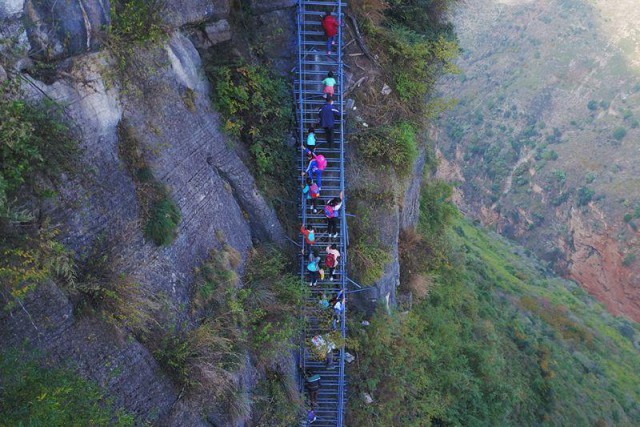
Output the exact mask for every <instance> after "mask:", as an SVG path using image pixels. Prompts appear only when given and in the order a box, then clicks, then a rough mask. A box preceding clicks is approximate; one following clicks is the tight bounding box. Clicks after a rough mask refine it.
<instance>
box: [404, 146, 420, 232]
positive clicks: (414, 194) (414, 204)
mask: <svg viewBox="0 0 640 427" xmlns="http://www.w3.org/2000/svg"><path fill="white" fill-rule="evenodd" d="M426 160H427V152H426V149H425V148H424V147H423V148H421V149H420V151H419V153H418V158H417V159H416V162H415V163H414V165H413V172H412V174H411V181H410V182H409V186H408V187H407V190H406V191H405V194H404V200H403V203H402V206H401V209H400V229H401V230H406V229H409V228H414V227H415V226H416V225H417V224H418V219H419V217H420V188H421V187H422V178H423V176H424V166H425V163H426Z"/></svg>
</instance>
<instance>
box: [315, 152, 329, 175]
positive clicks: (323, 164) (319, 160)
mask: <svg viewBox="0 0 640 427" xmlns="http://www.w3.org/2000/svg"><path fill="white" fill-rule="evenodd" d="M316 164H317V165H318V169H320V170H321V171H323V170H325V169H326V168H327V159H325V158H324V156H323V155H322V154H318V155H317V156H316Z"/></svg>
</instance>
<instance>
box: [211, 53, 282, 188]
mask: <svg viewBox="0 0 640 427" xmlns="http://www.w3.org/2000/svg"><path fill="white" fill-rule="evenodd" d="M208 74H209V80H210V81H211V83H212V85H213V104H214V105H215V107H216V109H217V110H218V111H219V112H220V114H221V115H222V119H223V121H224V128H225V130H226V131H227V132H228V133H229V134H231V135H233V136H235V137H238V138H240V140H241V141H242V142H244V143H245V144H246V145H247V147H248V148H249V151H250V152H251V154H252V156H253V160H254V161H255V168H256V177H257V179H258V182H259V183H260V185H261V188H262V189H263V190H269V187H270V186H273V185H277V184H278V183H280V185H282V182H286V179H287V177H291V176H292V169H291V168H292V164H293V158H292V153H291V150H290V149H288V147H287V145H286V142H285V141H286V138H287V133H288V131H289V129H290V127H291V108H290V104H289V102H288V101H287V100H288V99H289V98H290V94H289V90H288V88H287V85H286V83H285V80H284V78H282V77H279V76H276V75H275V74H273V73H271V72H270V71H268V69H267V68H265V67H258V66H253V65H243V66H238V67H216V68H213V69H209V70H208Z"/></svg>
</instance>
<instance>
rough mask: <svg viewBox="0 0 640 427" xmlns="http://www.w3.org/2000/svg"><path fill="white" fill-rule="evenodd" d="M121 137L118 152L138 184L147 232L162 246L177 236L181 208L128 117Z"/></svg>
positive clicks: (152, 239)
mask: <svg viewBox="0 0 640 427" xmlns="http://www.w3.org/2000/svg"><path fill="white" fill-rule="evenodd" d="M118 137H119V138H120V143H119V145H118V154H119V155H120V158H121V159H122V160H123V161H124V163H125V165H126V167H127V170H128V171H129V173H130V174H131V178H132V179H133V183H134V184H135V188H136V197H137V199H138V203H139V205H140V217H141V219H142V222H143V223H144V227H143V231H144V236H145V237H146V238H147V239H150V240H151V241H153V242H154V243H155V244H156V245H158V246H166V245H169V244H170V243H171V242H173V240H174V239H175V237H176V233H177V227H178V223H180V218H181V214H180V209H179V208H178V206H177V205H176V203H175V202H174V201H173V199H172V198H171V194H169V190H167V187H166V186H164V185H163V184H162V183H161V182H159V181H158V180H157V179H156V177H155V175H154V174H153V171H152V169H151V167H150V165H149V164H148V162H147V160H146V158H145V150H144V146H143V145H142V143H141V142H140V140H139V138H138V137H137V135H136V134H135V131H134V129H133V128H132V127H131V126H129V125H128V123H127V121H126V120H123V121H121V122H120V123H118Z"/></svg>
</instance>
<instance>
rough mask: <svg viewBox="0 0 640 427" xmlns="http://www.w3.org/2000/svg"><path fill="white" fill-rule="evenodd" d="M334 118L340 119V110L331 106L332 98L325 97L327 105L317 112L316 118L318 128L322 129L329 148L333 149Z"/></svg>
mask: <svg viewBox="0 0 640 427" xmlns="http://www.w3.org/2000/svg"><path fill="white" fill-rule="evenodd" d="M336 116H338V117H340V110H338V109H337V108H336V107H335V106H334V105H333V97H331V96H327V103H326V104H324V105H323V106H322V108H320V110H318V117H319V119H320V120H319V122H320V127H322V128H324V134H325V138H326V140H327V143H328V144H329V148H333V126H334V125H335V123H336Z"/></svg>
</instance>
